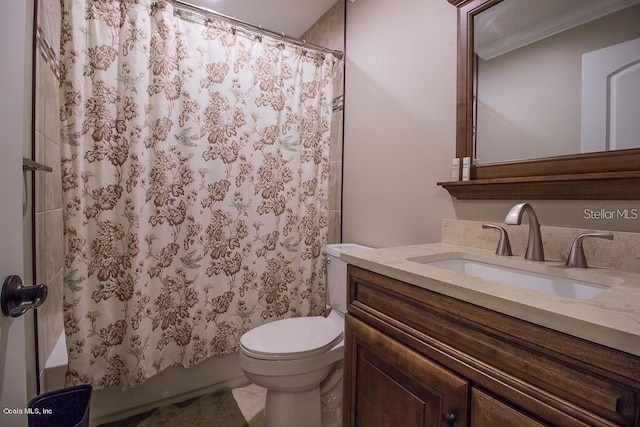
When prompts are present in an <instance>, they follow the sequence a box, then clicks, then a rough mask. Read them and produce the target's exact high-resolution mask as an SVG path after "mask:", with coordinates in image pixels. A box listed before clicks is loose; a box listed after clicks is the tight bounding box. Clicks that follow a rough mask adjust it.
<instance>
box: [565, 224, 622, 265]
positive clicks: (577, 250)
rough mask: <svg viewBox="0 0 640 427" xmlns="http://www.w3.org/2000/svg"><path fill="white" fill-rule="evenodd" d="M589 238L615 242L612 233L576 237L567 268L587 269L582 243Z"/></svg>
mask: <svg viewBox="0 0 640 427" xmlns="http://www.w3.org/2000/svg"><path fill="white" fill-rule="evenodd" d="M587 237H598V238H600V239H607V240H613V234H612V233H583V234H580V235H579V236H578V237H576V240H574V241H573V244H572V245H571V251H569V256H568V257H567V262H566V263H565V264H566V266H567V267H571V268H587V267H588V265H587V258H586V257H585V256H584V249H583V248H582V241H583V240H584V239H586V238H587Z"/></svg>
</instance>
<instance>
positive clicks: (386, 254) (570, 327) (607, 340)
mask: <svg viewBox="0 0 640 427" xmlns="http://www.w3.org/2000/svg"><path fill="white" fill-rule="evenodd" d="M451 254H456V255H458V256H460V255H463V256H465V257H467V258H472V259H473V258H474V259H477V260H478V261H484V262H487V261H489V262H490V263H494V264H499V265H502V266H505V267H512V268H519V269H525V270H529V271H534V272H540V273H546V274H551V275H554V276H560V277H568V278H571V279H575V280H582V281H588V282H595V283H599V284H601V285H604V286H606V287H608V289H606V290H605V291H604V292H602V293H600V294H598V295H596V296H594V297H592V298H589V299H586V300H578V299H573V298H565V297H559V296H555V295H550V294H546V293H542V292H538V291H532V290H529V289H522V288H517V287H514V286H510V285H507V284H503V283H499V282H495V281H491V280H484V279H479V278H475V277H471V276H467V275H465V274H463V273H457V272H454V271H449V270H445V269H442V268H437V267H434V266H430V265H426V264H423V263H420V262H419V261H424V260H437V259H444V258H447V257H450V256H451ZM340 258H341V259H342V260H344V261H346V262H348V263H349V264H352V265H355V266H358V267H361V268H364V269H366V270H370V271H372V272H375V273H379V274H382V275H384V276H388V277H391V278H394V279H397V280H401V281H403V282H407V283H410V284H413V285H415V286H419V287H422V288H425V289H428V290H431V291H435V292H438V293H441V294H444V295H448V296H450V297H453V298H457V299H459V300H462V301H466V302H469V303H472V304H476V305H479V306H482V307H485V308H488V309H491V310H494V311H497V312H500V313H503V314H507V315H510V316H513V317H516V318H519V319H522V320H526V321H529V322H532V323H535V324H538V325H541V326H545V327H547V328H550V329H554V330H556V331H560V332H564V333H567V334H570V335H573V336H576V337H580V338H583V339H585V340H588V341H592V342H595V343H598V344H602V345H605V346H608V347H611V348H615V349H618V350H621V351H625V352H627V353H631V354H635V355H637V356H640V274H637V273H631V272H626V271H622V270H612V269H606V268H598V267H595V268H591V267H590V268H588V269H578V268H571V269H569V268H567V267H565V265H564V262H561V261H544V262H536V261H527V260H524V259H523V257H521V256H514V257H500V256H497V255H495V254H494V252H493V251H490V250H486V249H477V248H471V247H468V246H459V245H453V244H447V243H432V244H425V245H416V246H401V247H393V248H384V249H371V250H358V251H353V252H349V253H343V254H342V255H341V257H340ZM412 258H413V259H414V260H413V261H412V260H411V259H412Z"/></svg>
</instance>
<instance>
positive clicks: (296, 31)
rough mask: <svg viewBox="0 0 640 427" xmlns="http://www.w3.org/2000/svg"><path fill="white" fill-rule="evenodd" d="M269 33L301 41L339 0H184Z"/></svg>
mask: <svg viewBox="0 0 640 427" xmlns="http://www.w3.org/2000/svg"><path fill="white" fill-rule="evenodd" d="M184 1H187V2H189V3H191V4H194V5H196V6H202V7H206V8H207V9H211V10H214V11H216V12H219V13H222V14H224V15H227V16H230V17H233V18H236V19H239V20H241V21H245V22H248V23H250V24H253V25H259V26H261V27H262V28H264V29H265V30H270V31H273V32H276V33H284V34H285V35H287V36H290V37H295V38H300V37H301V36H302V35H303V34H304V33H305V31H307V30H308V29H309V28H310V27H311V26H312V25H313V24H314V23H315V22H316V21H317V20H318V19H319V18H320V17H321V16H322V15H324V14H325V12H326V11H327V10H329V9H330V8H331V6H333V5H334V4H336V2H337V1H338V0H184Z"/></svg>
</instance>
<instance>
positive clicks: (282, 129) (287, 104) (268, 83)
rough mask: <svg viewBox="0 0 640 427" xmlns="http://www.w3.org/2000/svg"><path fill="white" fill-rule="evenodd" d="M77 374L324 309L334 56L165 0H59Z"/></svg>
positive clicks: (210, 343) (68, 324)
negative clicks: (250, 31)
mask: <svg viewBox="0 0 640 427" xmlns="http://www.w3.org/2000/svg"><path fill="white" fill-rule="evenodd" d="M61 44H62V46H61V48H62V56H63V61H62V62H63V64H62V80H61V81H62V83H61V85H62V86H61V93H62V94H63V100H62V107H61V120H62V128H63V130H62V140H63V143H62V146H61V150H62V170H63V191H64V204H65V211H64V218H65V243H66V248H65V251H66V252H65V254H66V258H65V261H66V262H65V279H64V281H65V290H64V292H65V293H64V301H65V302H64V310H65V311H64V319H65V329H66V334H67V347H68V352H69V371H68V375H67V380H68V383H69V384H74V383H80V382H82V383H90V384H92V385H93V386H94V387H95V388H104V387H108V386H112V385H121V386H122V387H132V386H135V385H137V384H140V383H141V382H143V381H144V380H145V379H147V378H149V377H151V376H152V375H155V374H156V373H158V372H160V371H162V370H163V369H165V368H167V367H169V366H173V365H179V366H185V367H189V366H193V365H195V364H197V363H199V362H201V361H203V360H204V359H206V358H209V357H211V356H214V355H219V354H225V353H230V352H234V351H236V350H237V348H238V342H239V338H240V336H241V335H242V334H243V333H244V332H245V331H247V330H249V329H250V328H252V327H255V326H257V325H259V324H261V323H265V322H268V321H271V320H275V319H279V318H283V317H293V316H305V315H316V314H319V313H320V312H321V311H322V310H323V309H324V293H325V288H324V285H325V284H324V271H323V268H324V266H323V263H322V258H321V251H322V247H323V245H324V244H325V243H326V239H327V192H328V178H329V164H328V160H329V159H328V156H329V135H330V128H331V123H330V121H331V97H332V78H333V69H334V66H335V62H336V60H335V59H334V57H333V56H332V55H329V54H327V55H324V54H320V53H317V52H312V51H307V50H302V49H299V48H295V47H293V46H289V45H285V44H283V43H281V42H279V41H277V40H270V39H269V38H267V37H260V36H251V35H248V34H247V33H246V30H239V29H236V28H234V27H233V26H232V25H231V24H229V23H225V22H222V21H219V20H215V19H211V18H210V17H203V16H200V15H197V14H194V13H193V12H186V11H183V10H178V9H177V8H174V6H173V4H172V3H171V2H168V1H157V2H152V1H149V0H128V1H127V0H119V1H118V0H110V1H105V0H63V24H62V41H61Z"/></svg>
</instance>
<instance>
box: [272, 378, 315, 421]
mask: <svg viewBox="0 0 640 427" xmlns="http://www.w3.org/2000/svg"><path fill="white" fill-rule="evenodd" d="M321 418H322V417H321V410H320V387H319V386H318V387H314V388H312V389H311V390H307V391H296V392H295V393H289V392H283V391H278V390H273V389H269V390H267V398H266V401H265V411H264V427H300V426H305V427H322V422H321Z"/></svg>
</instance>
